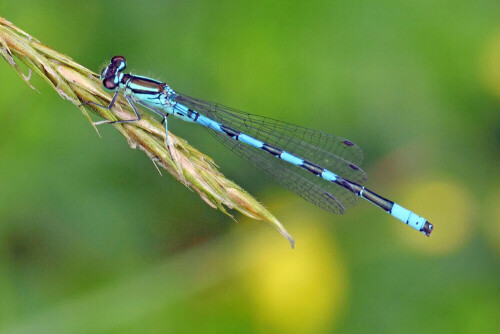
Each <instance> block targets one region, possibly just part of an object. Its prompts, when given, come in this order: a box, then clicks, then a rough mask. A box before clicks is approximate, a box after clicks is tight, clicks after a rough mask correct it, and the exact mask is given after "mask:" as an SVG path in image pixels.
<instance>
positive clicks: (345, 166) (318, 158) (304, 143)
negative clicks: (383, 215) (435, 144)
mask: <svg viewBox="0 0 500 334" xmlns="http://www.w3.org/2000/svg"><path fill="white" fill-rule="evenodd" d="M175 100H176V101H177V102H179V103H181V104H184V105H185V106H187V107H189V108H191V109H193V110H196V111H197V112H199V113H201V114H202V115H205V116H207V117H209V118H211V119H213V120H214V121H217V122H219V123H221V124H222V125H225V126H228V127H230V128H232V129H235V130H237V131H240V132H243V133H245V134H247V135H249V136H252V137H254V138H256V139H259V140H262V141H264V142H266V143H268V144H270V145H272V146H275V147H278V148H280V149H282V150H285V151H287V152H289V153H292V154H294V155H296V156H298V157H301V158H303V159H306V160H308V161H310V162H312V163H314V164H316V165H318V166H321V167H323V168H325V169H328V170H330V171H332V172H334V173H335V174H337V175H339V176H342V177H344V178H346V179H348V180H350V181H353V182H356V183H363V182H365V181H366V173H365V172H364V171H363V170H362V169H361V168H359V167H358V165H359V164H360V163H361V161H362V160H363V152H362V151H361V149H360V148H359V147H358V146H357V145H356V144H354V143H352V142H351V141H349V140H346V139H344V138H341V137H337V136H334V135H331V134H328V133H325V132H321V131H317V130H313V129H309V128H305V127H302V126H298V125H294V124H290V123H287V122H282V121H279V120H275V119H272V118H268V117H264V116H259V115H253V114H249V113H245V112H242V111H239V110H236V109H232V108H228V107H225V106H222V105H220V104H216V103H211V102H207V101H203V100H199V99H195V98H192V97H189V96H186V95H183V94H179V93H178V96H177V98H176V99H175Z"/></svg>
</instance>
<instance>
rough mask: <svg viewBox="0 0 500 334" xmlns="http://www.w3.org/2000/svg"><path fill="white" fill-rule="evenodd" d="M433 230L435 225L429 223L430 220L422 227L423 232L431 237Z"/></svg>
mask: <svg viewBox="0 0 500 334" xmlns="http://www.w3.org/2000/svg"><path fill="white" fill-rule="evenodd" d="M432 230H434V225H432V224H431V223H429V222H428V221H426V222H425V224H424V227H423V228H422V230H421V232H422V233H423V234H425V235H426V236H428V237H430V236H431V233H432Z"/></svg>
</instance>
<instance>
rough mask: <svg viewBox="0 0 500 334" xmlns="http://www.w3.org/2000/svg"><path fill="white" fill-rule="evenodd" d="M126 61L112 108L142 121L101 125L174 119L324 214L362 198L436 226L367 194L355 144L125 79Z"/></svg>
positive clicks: (112, 71) (427, 229)
mask: <svg viewBox="0 0 500 334" xmlns="http://www.w3.org/2000/svg"><path fill="white" fill-rule="evenodd" d="M126 65H127V63H126V60H125V58H124V57H121V56H115V57H113V58H112V59H111V62H110V64H109V65H108V66H107V67H106V68H105V69H104V70H103V71H102V72H101V80H102V83H103V85H104V88H106V89H107V90H110V91H114V92H115V94H114V96H113V99H112V100H111V102H110V104H109V105H108V106H103V105H99V104H96V103H93V102H86V103H90V104H93V105H96V106H98V107H102V108H107V109H110V108H112V107H113V105H114V103H115V101H116V98H117V96H118V94H119V93H120V92H123V94H124V96H125V98H126V99H127V101H128V103H130V105H131V106H132V109H133V110H134V112H135V115H136V116H137V118H135V119H129V120H119V121H103V122H99V123H109V124H112V123H129V122H136V121H138V120H140V119H141V114H140V113H139V111H138V110H137V107H136V104H140V105H141V106H143V107H145V108H147V109H148V110H150V111H152V112H153V113H155V114H158V115H160V116H161V117H162V118H163V121H164V122H165V132H166V137H165V138H166V143H167V147H168V148H169V150H170V147H169V140H168V131H167V129H168V123H167V116H168V115H171V114H172V115H175V116H177V117H179V118H180V119H182V120H184V121H188V122H194V123H198V124H200V125H202V126H204V127H205V128H207V129H209V130H210V131H211V132H212V134H213V135H214V136H215V137H216V138H217V139H218V140H219V141H221V142H222V143H223V144H224V145H225V146H227V147H228V148H229V149H231V150H232V151H233V152H235V153H236V154H237V155H239V156H240V157H242V158H244V159H246V160H247V161H249V162H250V163H252V164H253V165H255V166H256V167H258V168H259V169H261V170H262V171H263V172H265V173H266V174H267V175H269V176H270V177H271V178H273V179H275V180H276V181H278V182H279V183H280V184H281V185H283V186H285V187H286V188H288V189H290V190H291V191H293V192H294V193H296V194H298V195H299V196H301V197H302V198H304V199H306V200H307V201H310V202H312V203H314V204H316V205H317V206H319V207H320V208H322V209H324V210H327V211H331V212H333V213H337V214H338V213H344V212H345V209H346V208H347V207H349V206H352V205H354V204H356V202H357V198H358V197H362V198H364V199H366V200H367V201H369V202H370V203H373V204H375V205H376V206H378V207H379V208H381V209H382V210H384V211H386V212H388V213H389V214H391V215H392V216H394V217H395V218H397V219H399V220H400V221H402V222H403V223H405V224H407V225H409V226H411V227H412V228H414V229H416V230H417V231H420V232H422V233H423V234H425V235H426V236H430V234H431V232H432V230H433V225H432V224H431V223H429V222H428V221H427V220H426V219H425V218H422V217H420V216H418V215H417V214H415V213H413V212H411V211H410V210H407V209H405V208H403V207H402V206H400V205H398V204H396V203H394V202H392V201H390V200H388V199H385V198H383V197H382V196H380V195H378V194H376V193H374V192H372V191H370V190H368V189H367V188H365V187H363V186H362V185H361V184H363V182H365V181H366V174H365V172H364V171H363V170H362V169H361V168H359V167H358V165H359V164H360V163H361V160H362V158H363V153H362V151H361V149H360V148H359V147H358V146H357V145H355V144H354V143H353V142H351V141H349V140H346V139H343V138H340V137H337V136H334V135H331V134H327V133H324V132H320V131H316V130H312V129H308V128H305V127H301V126H298V125H293V124H290V123H286V122H282V121H279V120H274V119H271V118H268V117H264V116H258V115H252V114H248V113H245V112H241V111H238V110H235V109H231V108H227V107H224V106H222V105H219V104H216V103H211V102H207V101H203V100H199V99H195V98H192V97H189V96H187V95H184V94H181V93H179V92H177V91H174V90H172V89H171V88H170V87H169V86H168V85H167V84H165V83H163V82H160V81H157V80H154V79H151V78H148V77H144V76H138V75H132V74H130V73H123V71H124V70H125V68H126Z"/></svg>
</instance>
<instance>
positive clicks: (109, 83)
mask: <svg viewBox="0 0 500 334" xmlns="http://www.w3.org/2000/svg"><path fill="white" fill-rule="evenodd" d="M102 84H103V85H104V88H106V89H109V90H115V89H116V87H118V84H117V83H115V80H114V78H112V77H111V78H107V79H105V80H104V81H103V82H102Z"/></svg>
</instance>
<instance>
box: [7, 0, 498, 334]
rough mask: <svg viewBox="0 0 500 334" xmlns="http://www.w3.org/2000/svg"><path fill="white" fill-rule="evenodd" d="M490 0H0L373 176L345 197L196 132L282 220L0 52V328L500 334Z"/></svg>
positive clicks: (48, 29) (180, 128)
mask: <svg viewBox="0 0 500 334" xmlns="http://www.w3.org/2000/svg"><path fill="white" fill-rule="evenodd" d="M499 13H500V2H499V1H498V0H484V1H465V0H453V1H451V0H448V1H446V0H445V1H432V0H424V1H394V0H379V1H356V0H355V1H352V0H341V1H316V0H310V1H295V0H293V1H292V0H287V1H284V0H283V1H277V0H271V1H234V0H231V1H230V0H226V1H200V0H198V1H187V0H182V1H181V0H177V1H130V0H128V1H123V0H120V1H118V0H116V1H63V0H59V1H56V0H44V1H35V0H31V1H23V0H15V1H14V0H2V1H1V2H0V15H1V16H3V17H5V18H6V19H8V20H10V21H12V22H13V23H14V24H16V25H17V26H19V27H20V28H22V29H24V30H25V31H27V32H28V33H30V34H32V35H33V36H35V37H36V38H38V39H40V40H41V41H42V42H43V43H45V44H47V45H49V46H51V47H52V48H54V49H56V50H59V51H61V52H64V53H66V54H68V55H70V56H71V57H73V59H75V60H76V61H77V62H79V63H81V64H83V65H84V66H87V67H89V68H92V69H94V70H95V71H99V70H100V69H101V68H102V65H103V64H105V63H106V62H107V61H108V60H109V58H110V57H111V56H113V55H116V54H120V55H124V56H126V57H127V60H128V65H129V67H128V68H129V69H130V71H132V72H135V73H141V74H145V75H150V76H153V77H155V78H158V79H160V80H164V81H166V82H168V83H169V84H170V85H171V86H172V87H173V88H174V89H178V90H179V91H182V92H185V93H187V94H190V95H192V96H197V97H200V98H204V99H207V100H212V101H218V102H221V103H223V104H225V105H229V106H232V107H235V108H238V109H241V110H245V111H249V112H253V113H257V114H263V115H268V116H270V117H273V118H282V119H285V120H287V121H289V122H292V123H298V124H303V125H305V126H308V127H311V128H316V129H320V130H323V131H326V132H331V133H334V134H337V135H339V136H342V137H345V138H348V139H350V140H352V141H354V142H356V143H357V144H358V145H359V146H360V147H361V148H363V150H364V153H365V162H364V165H363V167H364V169H365V170H366V171H367V173H368V176H369V179H368V182H367V186H368V187H369V188H370V189H373V190H375V191H377V192H379V193H380V194H382V195H384V196H387V197H388V198H390V199H393V200H394V201H397V202H398V203H400V204H402V205H404V206H405V207H407V208H409V209H411V210H414V211H415V212H417V213H418V214H420V215H422V216H424V217H426V218H427V219H429V220H430V221H431V222H433V223H434V224H435V231H434V234H433V235H432V237H431V238H425V237H424V236H422V235H420V234H419V233H417V232H415V231H414V230H412V229H410V228H408V227H407V226H404V225H403V224H401V223H400V222H398V221H397V220H395V219H394V218H392V217H390V216H389V215H387V214H385V213H383V212H382V211H380V210H379V209H377V208H376V207H374V206H372V205H370V204H368V203H366V202H364V201H361V203H359V204H358V205H357V206H356V207H354V208H351V209H349V210H348V212H347V214H346V215H342V216H336V215H331V214H329V213H326V212H322V211H321V210H320V209H318V208H316V207H314V206H313V205H312V204H309V203H307V202H305V201H303V200H301V199H300V198H298V197H297V196H295V195H293V194H290V193H288V192H286V191H284V190H281V189H280V188H279V187H278V186H277V185H276V184H275V183H273V182H272V181H270V180H269V179H267V178H265V177H261V174H260V173H259V171H258V170H256V169H254V168H253V167H251V166H249V165H247V164H246V163H245V162H244V161H242V160H240V159H239V158H237V157H236V156H234V155H233V154H232V153H231V152H229V151H228V150H226V149H225V147H223V146H222V145H220V144H219V143H218V142H216V141H215V140H214V139H213V138H212V136H210V135H208V134H207V133H206V132H205V131H204V130H203V129H201V128H198V127H196V126H192V125H189V124H182V122H180V121H175V120H171V121H170V123H169V125H170V130H171V131H173V132H174V133H176V134H177V135H179V136H181V137H183V138H186V139H187V140H188V141H189V142H190V143H191V144H193V145H194V146H195V147H197V148H198V149H200V150H201V151H202V152H205V153H207V154H208V155H210V156H212V157H213V158H214V159H215V160H216V162H217V163H218V164H219V166H221V169H222V171H223V172H224V173H225V174H226V175H227V176H228V177H230V178H231V179H233V180H235V181H237V183H239V184H240V185H242V186H243V187H244V188H245V189H247V190H248V191H249V192H251V193H252V194H254V195H255V196H256V197H257V198H258V199H259V200H261V201H262V202H263V203H265V204H266V206H267V207H268V208H270V209H271V211H272V212H273V213H274V214H275V215H276V216H277V217H278V218H279V219H280V220H281V221H282V222H283V224H284V225H285V226H286V227H287V228H288V230H289V231H290V233H292V235H293V236H294V237H295V239H296V249H295V250H291V249H290V247H289V245H288V243H287V241H286V240H285V239H283V238H282V237H281V236H280V235H279V233H277V232H276V231H275V230H274V229H273V228H272V227H270V226H269V225H267V224H266V223H262V222H256V221H252V220H249V219H246V218H244V217H241V216H240V215H238V214H237V213H235V215H236V216H235V218H236V220H237V221H238V223H235V221H234V220H232V219H230V218H229V217H227V216H225V215H224V214H222V213H221V212H218V211H215V210H213V209H211V208H209V207H207V206H206V205H205V204H204V203H203V202H202V201H201V200H200V198H199V197H198V196H197V195H196V194H195V193H194V192H192V191H189V190H188V189H186V188H185V187H184V186H182V185H181V184H179V183H178V182H176V181H174V180H173V178H172V177H170V176H169V175H168V174H165V175H164V176H160V175H159V174H158V172H157V171H156V170H155V168H154V166H153V165H152V163H151V162H150V161H149V159H148V158H147V157H146V156H145V155H144V154H143V153H142V152H141V151H139V150H131V149H130V148H129V147H128V145H127V143H126V141H125V140H124V139H123V138H122V137H121V136H120V135H119V133H118V132H117V131H115V130H114V129H113V127H110V126H109V127H106V126H102V127H101V128H100V132H101V134H102V138H99V136H98V135H97V134H96V133H95V131H94V130H93V128H92V127H91V126H90V124H89V123H88V122H87V121H86V120H85V118H84V117H82V115H81V113H80V112H79V111H78V109H77V108H75V107H74V106H73V105H72V104H70V103H68V102H67V101H64V100H62V99H61V98H59V96H58V95H57V94H56V93H55V92H54V91H52V90H51V89H50V88H49V87H48V86H47V85H46V84H45V83H44V82H43V81H42V80H41V79H39V78H36V77H35V78H33V79H32V83H33V84H34V85H35V86H36V87H37V89H38V90H39V91H40V94H37V93H36V92H34V91H32V90H31V89H30V88H29V87H28V86H27V85H26V84H25V83H23V81H22V80H20V78H19V77H18V76H17V74H15V73H14V71H12V69H11V68H10V67H9V66H8V65H7V64H6V63H5V62H3V61H0V114H1V121H0V134H1V139H0V333H2V334H3V333H9V334H10V333H51V334H54V333H65V334H69V333H99V334H104V333H201V332H202V333H284V332H286V333H421V332H426V333H499V332H500V316H499V314H500V276H499V275H500V262H499V259H500V190H499V188H500V171H499V164H500V159H499V158H500V154H499V152H500V17H499Z"/></svg>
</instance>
